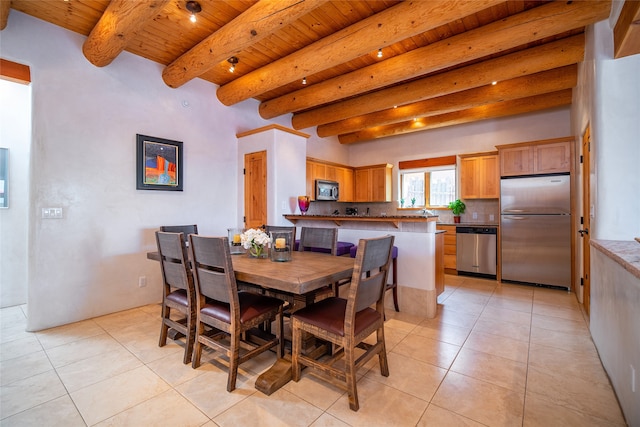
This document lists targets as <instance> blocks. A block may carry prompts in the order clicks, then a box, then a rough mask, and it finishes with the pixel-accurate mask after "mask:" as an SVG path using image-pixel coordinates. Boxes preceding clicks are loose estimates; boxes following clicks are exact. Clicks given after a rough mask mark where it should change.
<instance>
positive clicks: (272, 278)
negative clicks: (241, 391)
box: [147, 252, 355, 395]
mask: <svg viewBox="0 0 640 427" xmlns="http://www.w3.org/2000/svg"><path fill="white" fill-rule="evenodd" d="M147 258H148V259H151V260H155V261H159V260H160V256H159V254H158V252H148V253H147ZM231 261H232V263H233V270H234V272H235V276H236V280H237V281H238V286H239V288H241V289H248V290H250V289H251V288H254V289H256V290H261V291H263V292H265V293H268V294H270V295H273V296H276V297H278V298H281V299H283V300H285V301H287V302H289V304H290V307H289V308H290V310H291V311H292V312H293V311H296V310H299V309H300V308H302V307H304V306H306V305H307V304H310V303H312V302H313V300H314V298H315V295H316V291H318V290H319V289H322V288H324V287H326V286H328V285H331V284H332V283H337V282H339V281H341V280H344V279H349V278H351V275H352V274H353V269H354V265H355V262H354V259H353V258H351V257H347V256H331V255H327V254H322V253H317V252H292V254H291V261H287V262H274V261H271V260H270V259H269V258H261V259H258V258H250V257H249V256H247V255H246V254H239V255H232V256H231ZM290 380H291V360H290V358H289V357H285V358H278V359H277V360H276V362H275V363H274V365H273V366H272V367H271V368H269V369H268V370H267V371H265V372H264V373H262V374H261V375H260V376H259V377H258V378H257V379H256V384H255V387H256V389H258V390H260V391H262V392H263V393H265V394H267V395H269V394H271V393H273V392H274V391H276V390H277V389H279V388H280V387H282V386H283V385H284V384H286V383H287V382H289V381H290Z"/></svg>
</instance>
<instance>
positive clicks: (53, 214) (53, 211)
mask: <svg viewBox="0 0 640 427" xmlns="http://www.w3.org/2000/svg"><path fill="white" fill-rule="evenodd" d="M61 218H62V208H42V219H61Z"/></svg>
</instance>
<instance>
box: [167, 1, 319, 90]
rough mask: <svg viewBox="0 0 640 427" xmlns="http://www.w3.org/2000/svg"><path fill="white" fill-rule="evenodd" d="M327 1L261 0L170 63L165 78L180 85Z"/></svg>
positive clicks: (174, 84)
mask: <svg viewBox="0 0 640 427" xmlns="http://www.w3.org/2000/svg"><path fill="white" fill-rule="evenodd" d="M325 1H327V0H305V1H303V2H301V1H299V0H286V1H285V0H278V1H270V0H261V1H259V2H258V3H256V4H255V5H253V6H252V7H250V8H249V9H247V11H246V12H244V13H243V14H241V15H240V16H238V17H237V18H236V19H234V20H233V21H231V22H230V23H229V24H227V25H225V26H224V27H222V28H221V29H220V30H218V31H216V32H215V33H213V34H212V35H210V36H209V37H207V38H206V39H204V40H203V41H202V42H200V43H198V45H197V46H195V47H194V48H193V49H191V50H190V51H188V52H187V53H185V54H184V55H182V56H180V57H179V58H177V59H176V60H175V61H173V62H172V63H171V64H169V65H168V66H167V67H166V68H165V69H164V70H163V72H162V79H163V80H164V82H165V83H166V84H167V85H168V86H170V87H173V88H176V87H180V86H182V85H183V84H185V83H186V82H188V81H189V80H191V79H194V78H196V77H198V76H199V75H201V74H203V73H205V72H206V71H208V70H209V69H211V68H212V67H214V66H215V65H216V64H218V63H220V62H222V61H225V60H226V59H227V58H230V57H231V56H234V55H236V54H237V53H238V52H241V51H242V50H243V49H245V48H247V47H249V46H251V45H253V44H254V43H256V42H258V41H259V40H262V39H263V38H265V37H267V36H269V35H270V34H271V33H273V32H274V31H276V30H277V29H279V28H282V27H284V26H286V25H288V24H289V23H291V22H294V21H295V20H296V19H298V18H300V17H301V16H303V15H305V14H307V13H309V12H310V11H312V10H313V9H316V8H317V7H318V6H320V5H321V4H322V3H324V2H325Z"/></svg>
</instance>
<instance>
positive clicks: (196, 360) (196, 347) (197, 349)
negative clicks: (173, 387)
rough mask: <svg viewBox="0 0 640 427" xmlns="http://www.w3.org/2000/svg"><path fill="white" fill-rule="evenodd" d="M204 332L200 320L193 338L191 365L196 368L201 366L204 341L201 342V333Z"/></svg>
mask: <svg viewBox="0 0 640 427" xmlns="http://www.w3.org/2000/svg"><path fill="white" fill-rule="evenodd" d="M202 334H204V326H203V325H202V323H200V322H198V325H197V326H196V336H195V339H194V340H193V357H192V359H191V367H192V368H193V369H196V368H197V367H198V366H200V357H201V356H202V343H201V342H200V335H202Z"/></svg>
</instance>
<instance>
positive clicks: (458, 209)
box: [447, 199, 467, 222]
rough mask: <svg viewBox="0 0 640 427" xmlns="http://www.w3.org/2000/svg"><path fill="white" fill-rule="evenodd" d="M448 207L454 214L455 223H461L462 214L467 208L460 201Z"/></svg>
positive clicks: (455, 201)
mask: <svg viewBox="0 0 640 427" xmlns="http://www.w3.org/2000/svg"><path fill="white" fill-rule="evenodd" d="M447 207H448V208H449V209H451V212H453V222H460V214H462V213H464V210H465V209H466V208H467V206H466V205H465V204H464V203H463V202H462V200H460V199H457V200H454V201H453V202H451V203H449V205H448V206H447Z"/></svg>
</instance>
